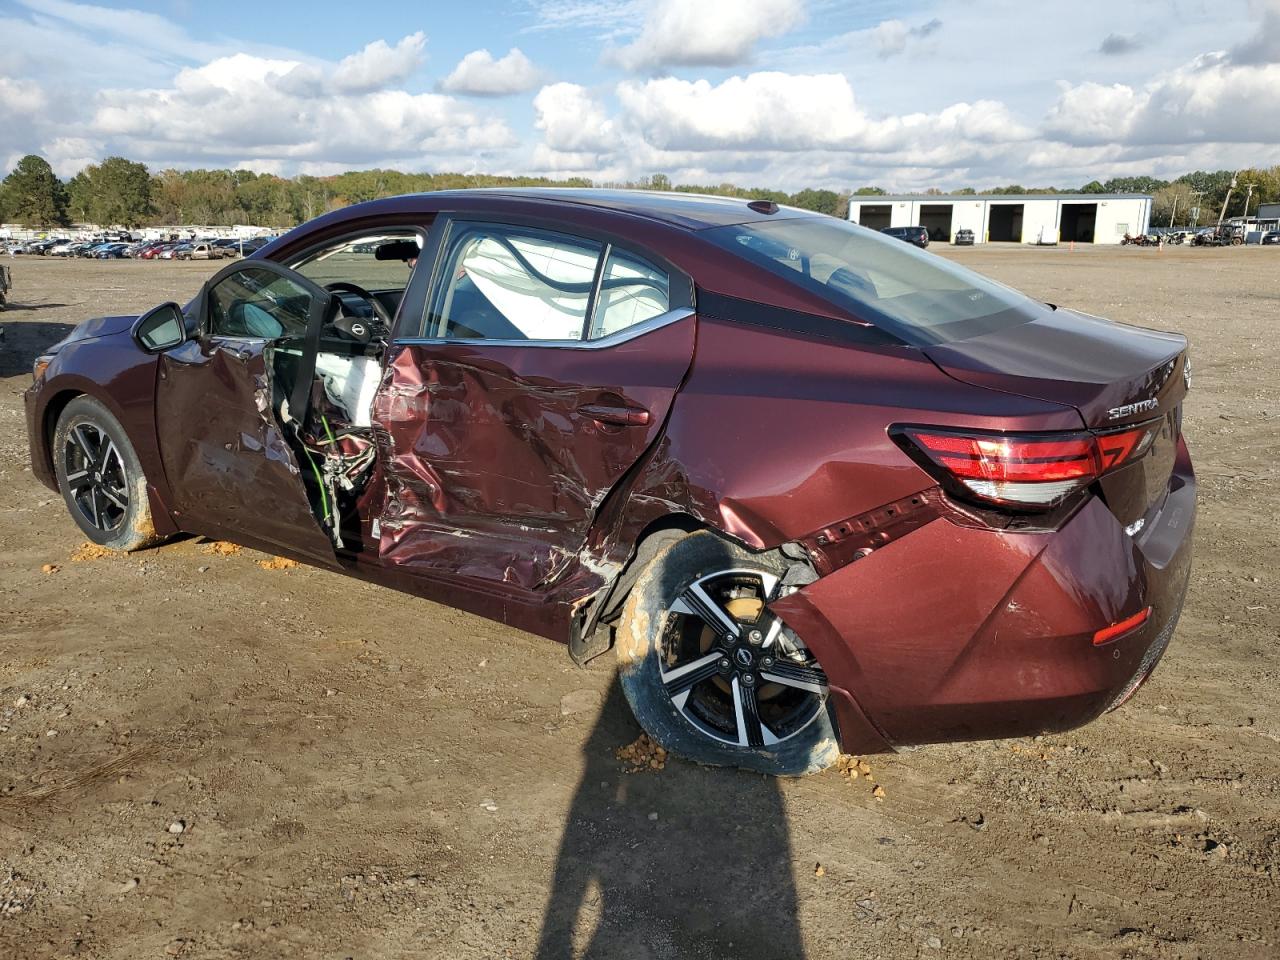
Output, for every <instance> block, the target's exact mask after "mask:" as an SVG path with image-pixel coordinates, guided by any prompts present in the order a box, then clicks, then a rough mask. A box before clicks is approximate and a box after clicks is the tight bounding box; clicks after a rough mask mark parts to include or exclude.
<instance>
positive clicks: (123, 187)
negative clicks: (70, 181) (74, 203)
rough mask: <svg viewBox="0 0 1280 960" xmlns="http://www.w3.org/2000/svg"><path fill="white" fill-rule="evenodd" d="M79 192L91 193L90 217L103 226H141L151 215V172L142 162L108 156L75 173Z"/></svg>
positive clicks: (89, 196) (89, 199)
mask: <svg viewBox="0 0 1280 960" xmlns="http://www.w3.org/2000/svg"><path fill="white" fill-rule="evenodd" d="M81 178H83V180H84V182H83V184H82V185H80V184H78V185H77V193H80V192H84V193H87V195H88V208H89V219H91V220H93V221H94V222H95V223H99V224H101V225H102V226H104V227H106V226H113V225H115V224H120V225H122V226H125V227H137V226H141V225H142V223H143V222H144V221H146V220H147V218H148V217H149V216H150V214H151V174H150V173H148V172H147V168H146V167H145V166H144V165H143V164H141V163H135V162H134V161H132V160H126V159H125V158H124V157H107V159H105V160H103V161H102V163H100V164H97V165H96V166H95V165H93V164H90V165H89V166H87V167H85V168H84V169H83V170H81V171H80V173H78V174H77V175H76V180H80V179H81Z"/></svg>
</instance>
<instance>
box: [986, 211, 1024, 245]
mask: <svg viewBox="0 0 1280 960" xmlns="http://www.w3.org/2000/svg"><path fill="white" fill-rule="evenodd" d="M987 239H988V240H990V241H991V242H992V243H1021V242H1022V204H1020V203H1002V204H999V205H994V204H993V205H992V207H991V220H990V221H989V223H988V225H987Z"/></svg>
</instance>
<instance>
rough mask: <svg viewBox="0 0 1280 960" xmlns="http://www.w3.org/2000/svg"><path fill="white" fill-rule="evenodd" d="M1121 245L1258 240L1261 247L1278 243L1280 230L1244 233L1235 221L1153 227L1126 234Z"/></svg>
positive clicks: (1221, 243)
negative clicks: (1193, 227)
mask: <svg viewBox="0 0 1280 960" xmlns="http://www.w3.org/2000/svg"><path fill="white" fill-rule="evenodd" d="M1120 243H1121V244H1122V245H1124V246H1135V247H1157V246H1160V245H1162V244H1175V245H1176V244H1182V243H1189V244H1191V246H1193V247H1242V246H1244V245H1245V244H1246V243H1260V244H1262V245H1264V246H1275V245H1280V230H1270V231H1266V232H1264V233H1262V234H1261V236H1258V235H1257V234H1256V233H1255V234H1253V235H1252V236H1251V235H1250V234H1248V233H1246V232H1245V228H1244V227H1242V226H1241V225H1240V224H1238V223H1224V224H1223V225H1222V226H1220V227H1217V226H1214V227H1201V228H1200V229H1198V230H1194V231H1193V230H1179V229H1176V228H1164V227H1152V228H1151V230H1150V231H1149V232H1147V233H1140V234H1138V235H1137V236H1131V235H1130V234H1127V233H1126V234H1125V235H1124V238H1123V239H1122V240H1121V241H1120Z"/></svg>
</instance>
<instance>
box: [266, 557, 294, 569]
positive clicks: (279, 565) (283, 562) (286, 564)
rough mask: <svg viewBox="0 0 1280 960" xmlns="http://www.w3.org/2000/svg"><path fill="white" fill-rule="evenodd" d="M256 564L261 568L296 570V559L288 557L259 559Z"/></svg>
mask: <svg viewBox="0 0 1280 960" xmlns="http://www.w3.org/2000/svg"><path fill="white" fill-rule="evenodd" d="M258 566H260V567H261V568H262V569H263V570H296V569H297V568H298V561H297V560H290V559H289V558H288V557H272V558H271V559H270V560H259V561H258Z"/></svg>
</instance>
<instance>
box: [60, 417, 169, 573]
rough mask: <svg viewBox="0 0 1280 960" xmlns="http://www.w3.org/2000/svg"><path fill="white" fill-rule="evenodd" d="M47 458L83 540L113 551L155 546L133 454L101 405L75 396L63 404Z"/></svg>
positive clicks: (143, 479) (144, 490)
mask: <svg viewBox="0 0 1280 960" xmlns="http://www.w3.org/2000/svg"><path fill="white" fill-rule="evenodd" d="M51 453H52V456H53V472H54V475H55V476H56V477H57V480H58V490H59V491H60V492H61V493H62V498H63V500H64V501H66V504H67V510H68V511H69V512H70V513H71V518H72V519H73V520H75V522H76V525H77V526H79V527H80V529H81V530H82V531H83V532H84V534H85V536H87V537H88V538H89V539H90V540H92V541H93V542H94V543H98V544H101V545H102V546H104V547H110V548H111V549H112V550H137V549H140V548H141V547H145V546H148V545H150V544H153V543H157V542H159V540H160V539H161V538H159V537H157V536H156V534H155V527H154V524H153V523H152V520H151V501H150V499H149V497H148V495H147V480H146V477H145V476H144V475H143V473H142V465H141V464H140V463H139V462H138V455H137V453H135V452H134V449H133V445H132V444H131V443H130V442H129V437H128V435H127V434H126V433H125V431H124V427H122V426H121V425H120V421H119V420H117V419H116V418H115V417H114V416H113V415H112V413H111V411H110V410H108V409H107V408H106V407H105V406H104V405H103V404H102V403H101V402H99V401H98V400H95V399H94V398H93V397H88V396H80V397H76V398H75V399H74V400H72V401H71V402H70V403H68V404H67V406H66V409H65V410H63V411H62V416H60V417H59V418H58V425H57V427H56V428H55V429H54V432H53V443H52V449H51Z"/></svg>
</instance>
